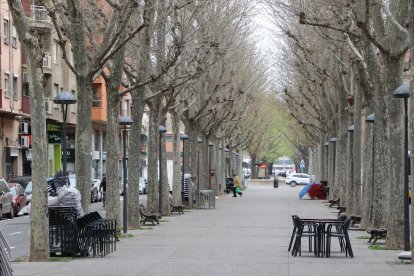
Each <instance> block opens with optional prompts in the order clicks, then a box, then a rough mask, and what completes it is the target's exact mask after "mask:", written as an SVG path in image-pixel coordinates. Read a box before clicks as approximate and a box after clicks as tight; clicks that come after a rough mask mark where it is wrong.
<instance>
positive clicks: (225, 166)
mask: <svg viewBox="0 0 414 276" xmlns="http://www.w3.org/2000/svg"><path fill="white" fill-rule="evenodd" d="M224 152H225V153H224V175H225V176H226V178H227V177H230V168H229V167H228V166H227V165H228V164H227V155H228V153H229V152H230V150H229V149H228V148H224Z"/></svg>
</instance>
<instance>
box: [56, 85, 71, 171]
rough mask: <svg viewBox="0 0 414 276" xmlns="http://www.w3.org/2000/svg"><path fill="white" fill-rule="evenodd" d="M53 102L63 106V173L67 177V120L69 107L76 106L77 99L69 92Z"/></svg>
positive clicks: (60, 94) (61, 93) (59, 95)
mask: <svg viewBox="0 0 414 276" xmlns="http://www.w3.org/2000/svg"><path fill="white" fill-rule="evenodd" d="M53 102H54V103H55V104H60V105H61V106H62V113H63V127H62V151H63V154H62V163H63V168H62V172H63V175H64V176H65V175H66V163H67V151H66V127H67V123H66V119H67V115H68V105H69V104H75V103H76V98H75V97H74V96H73V95H72V93H70V92H68V91H61V92H59V93H58V94H57V95H56V96H55V97H54V98H53Z"/></svg>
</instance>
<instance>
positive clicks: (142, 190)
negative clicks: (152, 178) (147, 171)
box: [139, 177, 147, 194]
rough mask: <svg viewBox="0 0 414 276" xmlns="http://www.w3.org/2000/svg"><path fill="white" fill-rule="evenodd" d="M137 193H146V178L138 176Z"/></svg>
mask: <svg viewBox="0 0 414 276" xmlns="http://www.w3.org/2000/svg"><path fill="white" fill-rule="evenodd" d="M139 193H140V194H146V193H147V180H146V179H144V178H143V177H140V178H139Z"/></svg>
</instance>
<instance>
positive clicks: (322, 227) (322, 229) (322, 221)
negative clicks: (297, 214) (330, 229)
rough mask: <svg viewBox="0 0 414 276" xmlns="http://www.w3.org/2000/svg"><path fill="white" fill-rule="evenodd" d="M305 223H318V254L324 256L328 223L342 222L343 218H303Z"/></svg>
mask: <svg viewBox="0 0 414 276" xmlns="http://www.w3.org/2000/svg"><path fill="white" fill-rule="evenodd" d="M301 220H302V221H303V222H304V223H314V224H317V225H318V227H317V229H318V230H317V231H318V247H317V248H318V254H317V256H320V257H324V255H325V256H326V254H325V253H326V248H325V236H326V225H327V224H329V223H338V222H339V223H342V222H343V221H342V220H339V219H335V218H301Z"/></svg>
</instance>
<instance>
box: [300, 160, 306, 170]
mask: <svg viewBox="0 0 414 276" xmlns="http://www.w3.org/2000/svg"><path fill="white" fill-rule="evenodd" d="M299 168H301V169H304V168H305V161H304V160H303V159H302V160H300V163H299Z"/></svg>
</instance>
